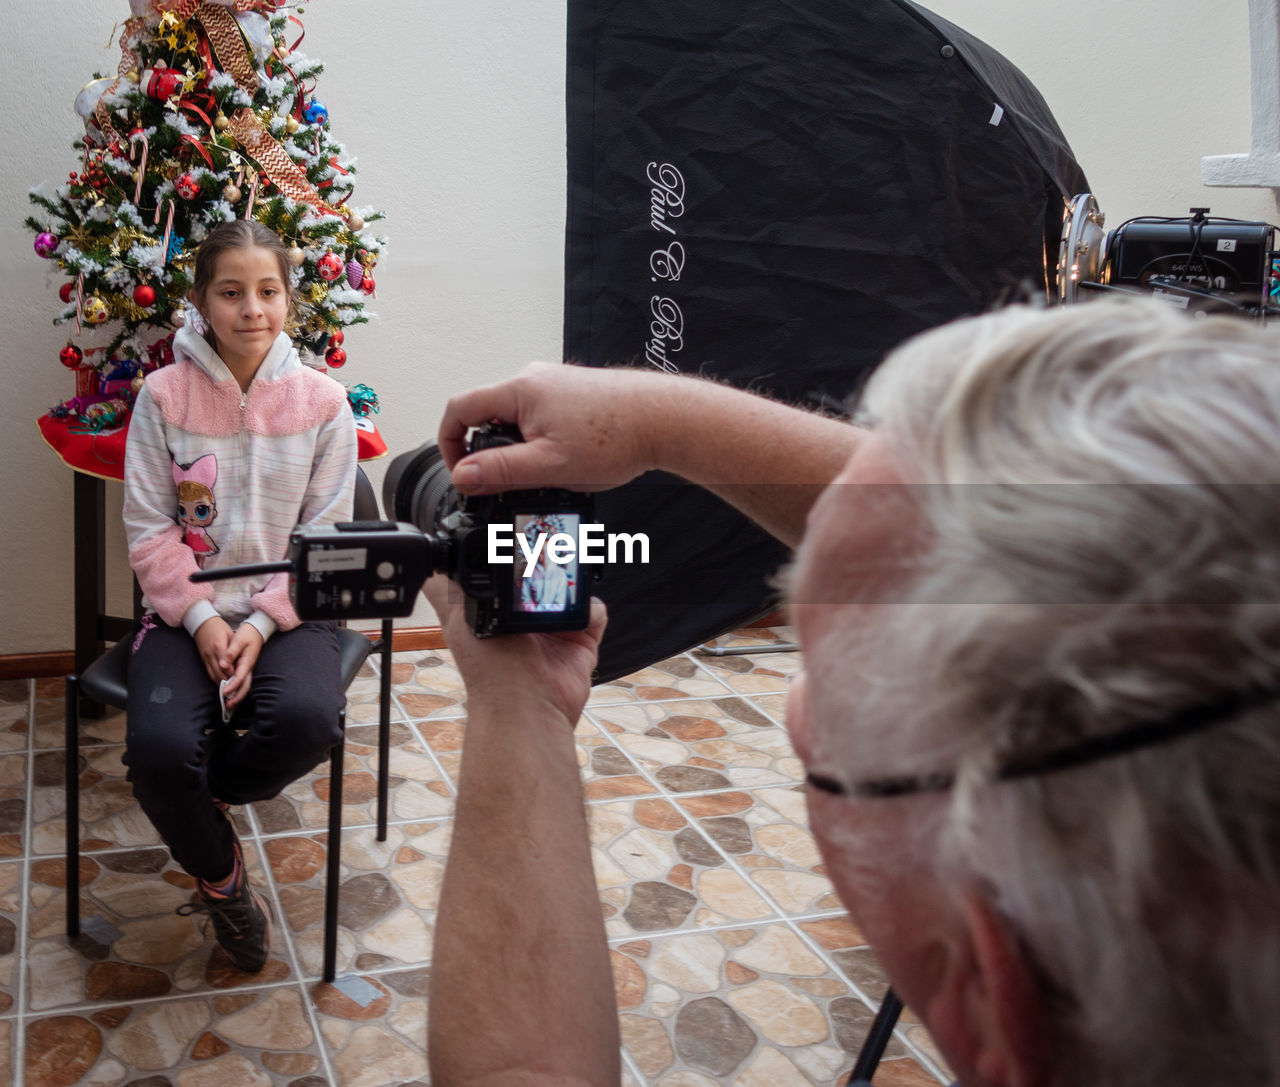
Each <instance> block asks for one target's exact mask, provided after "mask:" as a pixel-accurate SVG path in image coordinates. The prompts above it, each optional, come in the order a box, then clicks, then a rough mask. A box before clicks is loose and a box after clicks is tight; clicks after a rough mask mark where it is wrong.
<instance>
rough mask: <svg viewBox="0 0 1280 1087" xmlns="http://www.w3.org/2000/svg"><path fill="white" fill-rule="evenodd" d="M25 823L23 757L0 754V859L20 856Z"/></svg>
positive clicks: (23, 841)
mask: <svg viewBox="0 0 1280 1087" xmlns="http://www.w3.org/2000/svg"><path fill="white" fill-rule="evenodd" d="M27 826H28V819H27V756H26V755H25V754H14V755H0V859H3V858H5V857H21V856H22V855H23V853H24V852H25V851H26V838H27Z"/></svg>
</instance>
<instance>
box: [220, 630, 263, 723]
mask: <svg viewBox="0 0 1280 1087" xmlns="http://www.w3.org/2000/svg"><path fill="white" fill-rule="evenodd" d="M261 652H262V634H261V633H260V632H259V631H258V628H257V627H255V626H254V625H253V624H252V623H241V624H240V626H239V627H237V628H236V632H235V634H233V635H232V636H231V642H230V644H229V645H228V646H227V650H226V655H225V660H226V662H227V665H228V672H227V674H228V676H229V677H230V678H229V679H228V680H227V686H226V687H225V689H224V691H223V693H224V695H225V696H226V700H227V707H228V708H233V707H235V706H238V705H239V704H240V703H241V702H243V701H244V698H245V695H247V694H248V693H249V688H250V687H251V686H252V684H253V666H254V665H255V664H257V663H258V654H259V653H261Z"/></svg>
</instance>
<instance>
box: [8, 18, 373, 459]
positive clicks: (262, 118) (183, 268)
mask: <svg viewBox="0 0 1280 1087" xmlns="http://www.w3.org/2000/svg"><path fill="white" fill-rule="evenodd" d="M303 2H305V0H303ZM130 5H131V7H132V9H133V11H132V17H131V18H130V19H129V20H128V21H127V22H126V23H125V24H124V28H123V30H122V31H121V32H120V39H119V41H120V51H121V59H120V65H119V71H118V73H117V74H115V75H106V76H104V75H100V74H97V75H95V77H94V79H93V80H92V81H91V82H90V83H89V84H88V85H87V86H86V87H85V88H84V90H83V91H81V93H80V95H79V97H78V99H77V101H76V111H77V112H78V113H79V114H80V116H81V118H82V119H83V120H84V126H85V131H84V137H83V139H82V140H77V141H76V142H75V144H73V147H74V149H75V151H76V153H77V155H78V161H77V162H76V164H75V165H76V166H77V168H76V169H73V170H71V172H70V176H69V177H68V179H67V181H66V182H64V183H63V184H62V185H60V186H59V187H58V188H57V190H56V191H55V192H53V193H50V192H48V191H47V190H46V189H45V188H44V187H41V188H38V189H36V190H33V191H32V193H31V194H30V196H31V201H32V203H33V204H34V205H35V207H36V211H35V212H34V214H32V215H31V216H30V217H28V219H27V225H28V226H29V227H30V228H31V230H32V231H33V232H34V233H35V251H36V253H37V254H39V255H40V256H41V257H43V258H45V259H47V260H49V261H51V262H54V263H56V265H57V267H58V269H59V270H60V271H61V273H62V274H63V276H64V277H65V278H64V280H63V282H62V283H61V285H60V289H59V297H60V298H61V307H60V310H59V312H58V313H57V314H56V315H55V317H54V323H55V324H59V325H67V326H69V328H70V332H71V335H70V336H69V338H68V342H67V346H66V347H65V348H63V350H62V352H61V355H60V361H61V362H62V364H63V365H64V366H66V367H68V368H69V369H71V370H74V371H75V378H76V380H75V395H74V396H73V397H71V398H70V399H69V400H67V401H66V402H64V403H62V404H59V405H57V406H55V407H54V408H53V409H52V410H51V411H50V413H49V415H48V416H45V417H44V418H43V419H41V420H40V427H41V431H42V433H43V434H44V436H45V438H46V440H48V441H49V442H50V444H51V445H53V446H54V447H55V448H56V449H58V450H59V452H60V453H61V454H62V455H63V457H64V460H67V461H68V463H71V464H72V465H73V467H81V465H79V464H77V463H75V460H74V458H73V457H70V456H68V455H67V452H66V448H65V446H66V441H65V434H89V435H93V436H96V437H102V436H104V435H106V434H109V433H110V434H116V433H118V434H119V435H120V446H121V448H120V459H121V463H122V456H123V433H124V426H125V424H126V423H127V421H128V415H129V411H130V409H131V407H132V403H133V397H134V396H135V394H136V392H137V389H138V388H140V385H141V381H142V378H143V377H144V376H145V375H146V373H148V372H149V371H151V370H153V369H155V368H156V367H158V366H162V365H164V364H165V363H166V362H169V361H172V352H171V349H170V344H171V342H172V337H173V332H174V330H175V328H177V327H179V326H180V325H182V324H183V323H184V321H185V320H186V315H187V306H188V302H187V295H188V292H189V291H190V288H191V281H192V274H193V270H194V259H195V250H196V247H197V246H198V245H199V243H200V241H201V240H202V239H203V238H204V237H205V236H206V235H207V234H208V232H209V230H210V229H211V228H212V227H213V226H215V225H216V224H218V223H220V222H225V221H229V220H231V219H234V218H249V217H253V218H255V219H258V220H260V221H261V222H263V223H265V224H266V225H267V226H268V227H270V228H271V229H272V230H274V231H275V232H276V233H278V234H279V235H280V236H281V237H282V238H283V239H284V240H285V243H286V245H287V246H289V256H290V260H291V263H292V265H293V271H292V279H293V287H294V298H295V305H294V319H293V323H292V324H291V325H290V326H288V327H286V332H288V333H289V334H290V335H291V336H292V337H293V339H294V342H295V343H296V344H297V346H298V348H299V350H300V351H301V352H302V354H303V358H304V361H308V362H310V363H312V364H313V365H317V366H321V367H324V366H327V367H333V368H337V367H341V366H343V365H344V364H345V363H346V361H347V354H346V347H345V346H344V340H345V333H344V330H345V329H346V328H347V327H348V326H350V325H356V324H363V323H365V322H366V321H367V320H368V319H369V316H370V314H369V312H368V310H367V309H366V305H367V302H368V300H369V298H370V297H371V296H372V295H373V291H374V276H373V270H374V267H375V265H376V264H377V261H378V256H379V254H380V253H381V251H382V248H383V246H384V245H385V243H386V239H385V238H383V237H380V236H378V235H376V234H375V233H374V231H373V229H372V227H371V226H370V224H372V223H373V222H375V221H376V220H378V219H380V218H382V216H381V213H379V212H376V211H373V210H372V209H369V208H362V209H357V208H355V207H353V206H352V204H351V197H352V195H353V191H354V188H355V173H356V170H355V165H354V161H353V159H352V158H351V157H350V156H349V155H348V154H347V152H346V150H345V148H344V147H343V146H342V144H340V143H339V142H337V140H335V139H334V137H333V135H332V133H331V131H330V125H329V115H328V111H327V110H326V109H325V107H324V106H323V105H322V104H321V102H320V100H319V99H317V97H316V94H315V86H316V80H317V79H318V77H319V76H320V74H321V72H322V71H323V67H322V66H321V65H320V64H319V63H317V62H315V61H313V60H311V59H309V58H308V57H306V56H305V55H304V54H303V53H302V52H301V50H300V49H299V44H300V43H301V41H302V37H303V28H302V24H301V22H300V21H299V19H298V17H297V14H296V13H299V12H301V11H303V7H302V3H300V2H299V0H291V2H290V3H289V4H288V5H287V7H286V5H285V4H284V3H282V2H280V0H207V2H203V3H201V2H199V0H130ZM348 399H349V400H350V401H351V404H352V410H353V411H354V412H355V414H356V415H357V416H358V417H360V418H361V419H362V421H363V423H364V425H363V427H362V430H363V433H362V443H361V454H362V456H369V455H375V454H376V453H378V452H381V451H383V450H382V449H379V448H378V445H379V444H380V442H381V439H380V438H378V436H377V432H376V430H374V428H373V427H372V426H371V424H369V422H368V420H367V416H368V415H369V413H370V412H371V411H376V410H377V397H376V395H375V394H374V393H373V390H372V389H371V388H370V387H369V386H368V385H365V384H359V385H355V386H349V387H348ZM61 432H65V434H64V433H61ZM94 457H95V463H94V467H98V466H99V463H100V462H103V460H104V456H103V451H102V449H101V447H100V443H99V446H98V448H97V449H96V451H95V454H94ZM106 459H107V460H114V456H111V457H108V458H106ZM91 470H92V469H91ZM98 474H104V475H114V476H118V475H119V471H118V470H117V468H116V466H115V465H114V464H112V465H110V466H108V467H107V468H105V469H104V470H102V471H100V472H99V473H98Z"/></svg>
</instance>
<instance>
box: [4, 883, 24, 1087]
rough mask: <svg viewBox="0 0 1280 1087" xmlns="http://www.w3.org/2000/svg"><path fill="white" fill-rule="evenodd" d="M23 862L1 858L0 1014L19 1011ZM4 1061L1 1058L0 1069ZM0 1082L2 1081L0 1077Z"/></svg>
mask: <svg viewBox="0 0 1280 1087" xmlns="http://www.w3.org/2000/svg"><path fill="white" fill-rule="evenodd" d="M21 900H22V862H21V861H0V1016H5V1015H11V1014H15V1013H16V1012H17V1010H18V968H19V964H18V955H17V948H18V930H19V927H20V926H21V924H22V901H21ZM3 1067H4V1062H3V1061H0V1068H3ZM0 1082H3V1080H2V1079H0Z"/></svg>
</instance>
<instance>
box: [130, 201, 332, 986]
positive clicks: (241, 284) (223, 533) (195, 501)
mask: <svg viewBox="0 0 1280 1087" xmlns="http://www.w3.org/2000/svg"><path fill="white" fill-rule="evenodd" d="M290 297H291V296H290V283H289V263H288V260H287V256H286V251H285V247H284V245H283V243H282V242H281V241H280V239H279V238H278V237H277V236H276V235H275V234H273V233H272V232H271V231H270V230H268V229H267V228H266V227H264V226H263V225H262V224H261V223H257V222H253V221H245V220H237V221H235V222H231V223H224V224H222V225H220V226H218V227H217V228H215V229H214V230H213V231H211V232H210V234H209V236H208V238H206V239H205V241H204V242H203V243H202V244H201V246H200V249H199V253H198V254H197V256H196V264H195V281H194V286H193V288H192V291H191V301H192V303H193V304H194V305H195V307H196V309H197V310H198V311H199V315H200V318H201V320H193V321H191V322H189V323H188V324H187V325H186V327H184V328H181V329H179V331H178V333H177V335H176V336H174V341H173V351H174V356H175V358H176V361H175V362H174V364H173V365H171V366H166V367H165V368H164V369H162V370H158V371H156V372H155V373H153V374H151V375H150V376H149V377H148V378H147V381H146V384H145V385H144V386H143V389H142V391H141V393H140V394H139V396H138V401H137V404H136V405H135V407H134V411H133V420H132V422H131V423H130V427H129V442H128V447H127V453H126V457H125V476H124V520H125V528H126V531H127V534H128V538H129V562H130V564H131V565H132V566H133V569H134V572H135V573H136V574H137V576H138V581H139V583H140V584H141V586H142V591H143V603H144V605H145V607H146V609H147V614H146V615H145V616H144V617H143V619H142V621H141V622H140V624H139V626H138V628H137V630H136V632H135V635H134V640H133V651H132V656H131V657H130V661H129V706H128V718H127V734H126V739H125V759H124V761H125V763H126V765H127V766H128V768H129V774H128V777H129V781H130V782H132V784H133V792H134V795H135V796H136V797H137V799H138V802H139V803H140V804H141V806H142V809H143V811H145V812H146V814H147V817H148V818H149V819H150V820H151V822H152V823H153V824H154V825H155V828H156V830H157V831H158V832H159V833H160V836H161V838H163V839H164V841H165V844H166V845H168V847H169V850H170V852H171V853H172V854H173V858H174V860H175V861H176V862H177V863H178V864H180V865H181V866H182V867H183V868H184V869H186V871H187V872H188V873H189V874H191V875H192V876H194V877H195V879H196V881H197V889H198V892H199V899H200V901H199V903H198V904H196V906H195V908H203V909H207V910H208V912H209V913H210V915H211V917H212V919H213V923H214V930H215V933H216V935H217V938H218V942H219V943H220V944H221V945H222V946H223V948H225V950H226V951H227V954H228V955H229V956H230V958H231V960H232V961H233V962H234V963H235V965H236V966H238V967H239V968H240V969H242V970H246V971H256V970H260V969H261V968H262V967H263V965H265V963H266V961H267V954H268V940H269V927H270V926H269V923H268V920H267V915H266V911H265V909H264V907H263V902H262V900H261V899H260V898H259V896H258V895H257V894H255V893H254V892H253V891H252V890H251V889H250V887H249V881H248V878H247V875H246V873H245V866H244V859H243V857H242V856H241V852H240V844H239V842H238V841H237V839H236V835H235V831H234V830H233V828H232V825H231V822H230V820H229V819H228V818H227V817H226V816H225V815H224V814H223V810H222V809H223V808H225V807H226V805H227V804H246V803H249V802H251V801H254V800H265V799H267V798H269V797H273V796H275V795H276V794H277V793H279V792H280V790H281V789H283V788H284V787H285V786H286V785H288V784H289V783H290V782H291V781H293V780H294V779H295V778H298V777H300V776H301V775H302V774H304V773H306V772H307V771H308V770H310V769H311V768H312V767H314V766H315V765H316V764H317V763H319V762H320V761H321V760H322V759H323V758H325V757H326V755H327V754H328V752H329V750H330V748H331V747H332V746H333V744H334V743H335V742H336V741H337V740H338V714H339V711H340V709H341V706H342V704H343V698H344V695H343V692H342V688H341V682H340V677H339V658H338V641H337V634H336V631H335V627H334V624H332V623H300V622H299V620H298V617H297V615H296V614H295V613H294V610H293V607H292V605H291V604H290V602H289V595H288V575H287V574H275V575H270V576H264V577H259V578H242V579H231V580H226V581H217V582H212V583H206V584H200V585H193V584H192V583H191V582H190V581H189V580H188V579H189V576H190V575H191V574H192V573H194V572H195V570H196V569H197V568H199V567H201V566H203V567H204V568H205V569H210V568H215V567H217V566H221V565H231V564H240V563H248V562H263V561H272V560H278V559H281V558H283V557H284V556H285V554H286V552H287V550H288V541H289V534H290V532H291V531H292V530H293V529H294V528H295V527H296V526H298V525H317V524H324V523H327V522H332V521H342V520H349V519H350V517H351V503H352V495H353V493H354V487H355V472H356V431H355V425H354V422H353V417H352V414H351V411H350V410H349V408H348V406H347V400H346V395H345V393H344V391H343V389H342V387H341V386H340V385H339V384H338V383H337V382H336V381H333V380H332V379H330V378H328V377H326V376H324V375H322V374H320V373H318V372H316V371H315V370H312V369H310V368H308V367H306V366H304V365H303V364H302V363H301V362H300V361H299V359H298V355H297V352H296V351H294V349H293V347H292V345H291V343H290V341H289V338H288V337H287V336H285V335H284V333H283V331H282V329H283V327H284V323H285V318H286V316H287V314H288V310H289V304H290ZM202 326H203V327H202ZM215 516H216V517H217V528H216V543H215V542H214V540H213V539H212V538H211V537H210V534H209V532H208V526H209V525H210V524H211V522H212V521H213V519H214V517H215ZM224 706H225V712H226V713H232V712H233V711H234V718H233V720H232V721H231V724H230V725H224V720H225V716H224ZM236 730H244V731H243V732H238V731H236ZM215 798H216V799H215ZM187 908H188V907H184V909H187Z"/></svg>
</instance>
